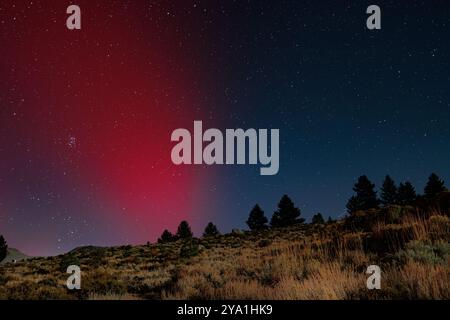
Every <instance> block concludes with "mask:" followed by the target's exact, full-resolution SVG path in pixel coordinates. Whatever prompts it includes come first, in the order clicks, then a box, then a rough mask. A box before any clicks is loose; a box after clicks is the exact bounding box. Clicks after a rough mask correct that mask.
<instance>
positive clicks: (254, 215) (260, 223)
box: [247, 205, 268, 230]
mask: <svg viewBox="0 0 450 320" xmlns="http://www.w3.org/2000/svg"><path fill="white" fill-rule="evenodd" d="M267 222H268V220H267V218H266V216H265V215H264V211H262V209H261V207H260V206H259V205H255V207H254V208H253V209H252V211H250V214H249V216H248V219H247V225H248V227H249V228H250V230H262V229H265V228H267V225H266V224H267Z"/></svg>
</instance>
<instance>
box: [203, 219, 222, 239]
mask: <svg viewBox="0 0 450 320" xmlns="http://www.w3.org/2000/svg"><path fill="white" fill-rule="evenodd" d="M219 234H220V232H219V229H217V227H216V225H215V224H213V223H212V222H210V223H208V225H207V226H206V228H205V231H204V232H203V236H204V237H213V236H218V235H219Z"/></svg>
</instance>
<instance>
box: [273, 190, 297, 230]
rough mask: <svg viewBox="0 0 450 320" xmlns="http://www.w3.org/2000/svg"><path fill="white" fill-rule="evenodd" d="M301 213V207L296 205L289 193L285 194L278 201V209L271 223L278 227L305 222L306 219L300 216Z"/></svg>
mask: <svg viewBox="0 0 450 320" xmlns="http://www.w3.org/2000/svg"><path fill="white" fill-rule="evenodd" d="M300 214H301V212H300V209H299V208H297V207H295V206H294V203H293V202H292V200H291V199H290V198H289V197H288V196H287V195H284V196H283V197H282V198H281V200H280V202H279V203H278V210H277V211H275V212H274V213H273V216H272V219H271V221H270V224H271V225H272V227H275V228H276V227H284V226H290V225H293V224H296V223H303V222H305V219H303V218H300Z"/></svg>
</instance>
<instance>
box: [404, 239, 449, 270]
mask: <svg viewBox="0 0 450 320" xmlns="http://www.w3.org/2000/svg"><path fill="white" fill-rule="evenodd" d="M398 255H399V256H400V258H401V259H403V260H405V261H408V260H410V261H413V262H418V263H422V264H431V265H438V264H442V265H446V264H447V262H448V261H449V259H450V244H449V243H445V242H440V243H436V244H431V243H427V242H423V241H412V242H410V243H408V244H407V245H406V248H405V250H402V251H400V252H399V253H398Z"/></svg>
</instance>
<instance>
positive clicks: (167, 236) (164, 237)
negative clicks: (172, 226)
mask: <svg viewBox="0 0 450 320" xmlns="http://www.w3.org/2000/svg"><path fill="white" fill-rule="evenodd" d="M175 240H176V239H175V236H174V235H173V234H172V233H171V232H170V231H169V230H167V229H166V230H164V232H163V233H162V234H161V237H160V238H159V239H158V243H167V242H172V241H175Z"/></svg>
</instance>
